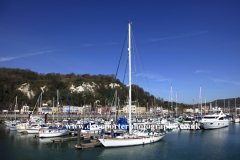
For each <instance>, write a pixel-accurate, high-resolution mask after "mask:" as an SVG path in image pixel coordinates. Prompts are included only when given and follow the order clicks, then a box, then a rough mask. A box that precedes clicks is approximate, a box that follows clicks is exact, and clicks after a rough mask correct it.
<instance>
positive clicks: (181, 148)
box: [0, 123, 240, 160]
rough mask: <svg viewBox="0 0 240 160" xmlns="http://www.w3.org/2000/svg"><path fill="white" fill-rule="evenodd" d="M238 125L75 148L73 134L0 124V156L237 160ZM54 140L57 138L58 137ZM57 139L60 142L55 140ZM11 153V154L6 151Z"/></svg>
mask: <svg viewBox="0 0 240 160" xmlns="http://www.w3.org/2000/svg"><path fill="white" fill-rule="evenodd" d="M239 135H240V124H239V123H229V126H228V127H225V128H220V129H214V130H189V131H188V130H173V131H171V132H169V133H168V134H167V135H166V136H165V137H164V139H162V140H161V141H158V142H155V143H152V144H146V145H139V146H132V147H120V148H105V147H103V146H102V145H97V144H99V143H98V142H94V143H95V145H94V148H92V146H91V145H93V144H91V143H92V142H91V141H90V140H82V141H81V142H82V143H83V146H84V145H85V147H86V148H87V147H91V148H88V149H84V150H79V149H77V148H76V147H77V146H76V144H77V141H76V139H75V140H74V138H77V137H76V136H67V137H65V138H66V139H64V137H63V138H62V140H63V141H62V142H61V141H60V140H59V141H58V142H57V141H56V142H55V143H53V142H52V140H53V139H57V138H34V137H33V135H32V134H19V133H17V132H16V131H10V129H9V128H7V127H5V126H4V125H3V124H0V143H1V146H0V148H1V151H2V152H1V153H2V154H1V156H2V158H3V159H7V158H8V159H20V160H21V159H36V160H38V159H39V160H40V159H112V158H113V157H114V159H123V158H124V159H126V158H127V159H192V157H194V159H239V156H240V152H239V144H240V137H239ZM58 139H61V137H60V138H58ZM59 142H60V143H59ZM10 153H14V154H10Z"/></svg>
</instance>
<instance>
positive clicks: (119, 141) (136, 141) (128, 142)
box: [99, 134, 166, 147]
mask: <svg viewBox="0 0 240 160" xmlns="http://www.w3.org/2000/svg"><path fill="white" fill-rule="evenodd" d="M165 135H166V134H163V135H158V136H149V137H138V138H106V139H104V138H103V139H99V141H100V142H101V143H102V144H103V145H104V147H124V146H134V145H143V144H148V143H153V142H157V141H159V140H161V139H162V138H163V137H164V136H165Z"/></svg>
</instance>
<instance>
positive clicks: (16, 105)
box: [15, 96, 17, 122]
mask: <svg viewBox="0 0 240 160" xmlns="http://www.w3.org/2000/svg"><path fill="white" fill-rule="evenodd" d="M16 108H17V96H16V106H15V122H16V119H17V118H16Z"/></svg>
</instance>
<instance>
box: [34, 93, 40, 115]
mask: <svg viewBox="0 0 240 160" xmlns="http://www.w3.org/2000/svg"><path fill="white" fill-rule="evenodd" d="M41 93H42V92H41ZM41 93H40V95H39V96H38V99H37V102H36V104H35V106H34V108H33V112H34V110H35V108H36V106H37V105H38V103H39V98H40V96H41Z"/></svg>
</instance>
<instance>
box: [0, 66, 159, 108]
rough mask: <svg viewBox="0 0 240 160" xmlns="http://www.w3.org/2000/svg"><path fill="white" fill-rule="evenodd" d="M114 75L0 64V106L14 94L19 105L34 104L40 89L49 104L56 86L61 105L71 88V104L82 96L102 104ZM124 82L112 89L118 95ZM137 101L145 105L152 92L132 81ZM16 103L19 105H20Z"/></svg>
mask: <svg viewBox="0 0 240 160" xmlns="http://www.w3.org/2000/svg"><path fill="white" fill-rule="evenodd" d="M114 76H115V75H102V74H99V75H90V74H82V75H79V74H78V75H75V74H74V73H70V74H65V75H63V74H60V73H48V74H42V73H36V72H33V71H31V70H28V69H27V70H22V69H13V68H0V88H1V89H0V109H1V110H2V109H8V108H9V105H10V104H11V103H13V101H14V98H15V96H17V97H18V105H19V106H20V107H21V106H22V105H24V104H27V105H29V106H30V107H31V108H33V107H34V106H35V104H36V102H37V99H38V97H39V95H40V93H41V92H43V103H48V104H49V105H50V106H52V99H53V97H55V102H56V96H57V89H58V90H59V92H60V96H61V100H62V103H63V105H68V103H69V102H68V94H69V91H70V92H71V105H74V106H82V105H83V104H84V97H85V103H86V104H90V103H91V104H94V102H95V101H96V100H100V104H101V105H103V106H104V105H105V101H106V102H107V101H108V99H109V97H110V94H111V90H112V84H113V82H114ZM122 85H123V84H122V83H121V82H120V80H119V79H117V80H116V84H115V87H114V90H113V93H115V91H116V90H117V93H118V96H119V95H120V92H121V88H122V87H121V86H122ZM127 95H128V88H127V87H126V86H125V85H124V86H123V93H122V99H121V105H123V104H124V101H126V97H127ZM137 99H138V101H139V105H140V106H146V105H147V103H149V104H152V103H153V100H154V96H153V95H150V93H148V92H145V91H144V90H143V89H142V88H140V87H139V86H137V85H132V100H133V101H135V100H137ZM156 104H158V106H161V104H162V101H161V100H160V98H157V99H156ZM20 107H19V108H20Z"/></svg>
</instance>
